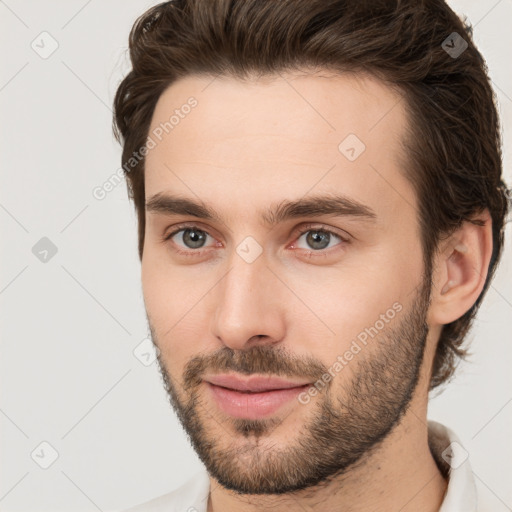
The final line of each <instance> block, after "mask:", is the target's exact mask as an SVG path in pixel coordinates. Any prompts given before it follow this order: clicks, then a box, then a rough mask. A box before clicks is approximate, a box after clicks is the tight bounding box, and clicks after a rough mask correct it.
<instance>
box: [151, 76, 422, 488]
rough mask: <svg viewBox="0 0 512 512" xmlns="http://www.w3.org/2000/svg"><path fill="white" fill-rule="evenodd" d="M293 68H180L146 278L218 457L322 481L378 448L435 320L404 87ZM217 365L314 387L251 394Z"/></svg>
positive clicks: (259, 478) (251, 469)
mask: <svg viewBox="0 0 512 512" xmlns="http://www.w3.org/2000/svg"><path fill="white" fill-rule="evenodd" d="M283 76H284V78H283V77H280V76H277V77H275V79H274V80H273V81H269V80H266V81H256V82H252V83H246V84H244V83H242V82H239V81H237V80H234V79H228V78H217V79H215V80H213V79H212V78H209V79H207V78H204V77H203V78H199V77H187V78H185V79H182V80H180V81H178V82H176V83H174V84H173V85H172V86H171V87H169V88H168V89H167V90H166V91H165V92H164V94H163V95H162V96H161V97H160V99H159V101H158V103H157V106H156V109H155V112H154V116H153V119H152V123H151V128H150V132H149V135H150V136H151V137H152V138H153V139H154V140H155V141H156V142H157V144H156V146H155V147H154V148H153V149H151V150H150V152H149V153H148V155H147V158H146V175H145V186H146V202H147V204H148V205H151V207H148V209H147V212H146V233H145V242H144V254H143V259H142V283H143V292H144V299H145V305H146V311H147V315H148V320H149V323H150V327H151V332H152V336H153V341H154V343H155V344H156V345H157V346H158V348H159V350H160V355H159V363H160V370H161V372H162V375H163V378H164V382H165V384H166V387H167V391H168V393H169V397H170V399H171V403H172V405H173V407H174V408H175V410H176V412H177V414H178V416H179V418H180V420H181V422H182V424H183V426H184V428H185V430H186V431H187V433H188V434H189V436H190V439H191V441H192V443H193V445H194V448H195V449H196V451H197V453H198V455H199V456H200V458H201V459H202V460H203V462H204V464H205V465H206V468H207V469H208V471H209V473H210V474H211V475H212V476H213V477H215V478H216V479H217V480H218V481H219V482H220V483H221V484H222V485H224V486H225V487H226V488H229V489H234V490H237V491H240V492H244V493H251V494H260V493H283V492H290V491H292V490H297V489H303V488H306V487H309V486H312V485H316V484H318V483H320V482H322V481H325V480H327V479H328V478H329V477H332V476H334V475H336V474H337V473H339V472H342V471H343V470H345V469H346V468H347V467H349V466H350V465H351V464H353V463H354V462H356V461H357V460H359V459H361V457H364V456H365V454H368V453H369V452H370V449H371V448H372V447H376V446H378V444H379V442H380V441H382V440H383V439H385V438H386V435H387V434H388V433H389V432H390V431H391V429H392V427H393V426H394V425H396V423H397V421H398V420H399V418H400V417H401V415H402V414H403V413H404V412H405V410H406V408H407V405H408V404H409V402H410V399H411V396H412V393H413V391H414V390H415V388H416V385H417V382H418V376H419V374H420V367H421V364H422V357H423V352H424V346H425V341H426V338H427V330H428V329H427V325H426V310H427V302H428V292H429V286H428V277H429V276H426V279H424V277H425V276H423V271H424V269H423V260H422V250H421V244H420V232H419V226H418V222H417V215H416V204H417V201H416V198H415V194H414V192H413V189H412V187H411V185H410V184H409V182H408V181H407V180H406V179H405V178H404V176H403V174H402V172H403V151H402V149H401V146H400V143H401V140H403V137H404V133H405V125H406V119H405V113H404V104H403V101H400V98H399V97H398V96H397V95H395V94H394V93H393V92H392V91H391V90H390V89H388V88H387V87H386V86H384V85H382V84H380V83H379V82H377V81H375V80H373V79H369V78H363V77H359V78H356V77H353V76H348V75H347V76H338V77H330V78H327V77H325V76H323V77H320V76H315V75H310V76H301V77H299V76H297V75H294V76H292V75H283ZM190 97H193V98H195V101H197V104H196V105H195V106H194V108H182V106H183V105H186V104H187V100H188V99H189V98H190ZM188 104H190V102H188ZM176 110H178V113H176V112H175V111H176ZM173 115H175V118H174V120H173V126H172V129H169V124H168V125H167V131H168V132H169V133H168V134H165V130H164V136H163V137H162V129H161V123H165V122H168V121H169V118H170V117H171V116H173ZM176 116H178V117H179V121H176V120H177V117H176ZM159 126H160V130H158V127H159ZM155 130H156V131H155ZM155 133H157V134H159V135H158V137H155V135H154V134H155ZM152 134H153V135H152ZM158 138H161V139H162V140H161V141H158ZM363 144H364V146H363ZM157 195H158V196H157ZM171 195H172V196H173V197H174V198H175V199H176V198H178V199H186V200H188V201H191V202H194V203H198V204H201V205H203V206H206V207H207V208H208V209H209V210H210V211H211V212H213V216H212V217H210V218H208V217H206V216H205V215H203V214H202V213H201V212H199V211H196V210H191V209H190V207H189V205H185V206H186V208H184V207H183V206H184V203H179V202H176V201H174V202H173V201H166V200H165V196H171ZM339 197H342V198H343V200H344V202H343V203H336V204H334V206H335V208H334V209H333V203H332V202H331V203H330V204H327V203H326V202H325V200H324V199H325V198H330V199H334V198H339ZM157 199H158V200H157ZM295 202H300V203H307V204H305V205H304V206H301V205H300V204H299V205H295V206H294V207H292V208H289V207H287V206H290V205H289V203H295ZM171 206H172V208H171ZM322 206H330V209H329V210H326V209H325V208H324V210H323V213H322V211H321V208H320V207H322ZM177 207H179V208H177ZM285 213H286V214H287V215H284V214H285ZM173 233H174V234H173ZM220 374H222V375H230V376H232V375H235V376H238V377H240V379H241V380H242V381H244V382H245V381H248V382H252V383H254V381H253V380H250V379H249V377H250V378H251V379H253V378H254V377H257V376H259V377H267V378H269V377H270V378H273V377H280V378H282V379H285V380H286V381H288V382H289V383H293V384H295V385H299V384H300V385H302V384H306V386H305V387H300V388H299V387H295V388H294V389H291V390H288V391H287V392H283V391H267V392H263V393H257V394H252V395H251V394H248V393H243V392H236V391H229V390H226V389H224V388H223V387H221V388H219V387H218V386H213V385H212V384H211V383H210V382H209V381H210V380H212V381H213V380H214V379H215V377H218V376H219V375H220ZM269 382H270V381H269ZM218 383H219V382H218ZM315 383H316V385H315ZM220 384H223V383H222V382H221V383H220ZM224 385H225V386H226V384H225V383H224ZM290 385H291V384H290ZM227 387H229V384H228V385H227ZM264 387H265V386H264ZM272 387H273V388H275V387H276V385H275V384H274V386H270V385H268V386H266V388H267V389H268V388H272Z"/></svg>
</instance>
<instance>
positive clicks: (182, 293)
mask: <svg viewBox="0 0 512 512" xmlns="http://www.w3.org/2000/svg"><path fill="white" fill-rule="evenodd" d="M211 280H212V276H211V275H210V277H208V276H207V275H204V276H203V277H201V275H200V273H199V272H197V271H194V270H193V269H192V267H188V268H186V269H184V268H180V267H179V266H175V265H170V264H168V263H167V262H166V260H165V255H163V254H160V253H159V252H157V251H152V250H151V249H148V250H147V251H145V252H144V256H143V260H142V267H141V281H142V291H143V296H144V304H145V308H146V313H147V316H148V320H149V322H150V324H151V327H152V330H153V332H154V334H155V337H156V339H155V340H154V341H155V343H157V345H158V347H159V349H160V351H161V357H162V359H163V361H164V362H165V365H166V368H167V369H168V371H169V372H171V374H172V375H173V377H174V378H180V379H181V373H182V371H183V367H184V366H185V364H186V363H187V362H188V361H189V360H190V359H191V358H192V357H194V355H197V353H198V352H200V351H201V348H202V347H201V340H207V339H208V338H207V333H206V332H205V329H206V326H207V325H208V323H207V322H206V321H205V320H206V319H205V318H204V313H203V310H202V308H201V304H202V301H204V298H205V293H206V292H207V291H208V290H209V289H210V288H212V285H213V283H214V281H212V283H210V281H211ZM203 342H204V341H203Z"/></svg>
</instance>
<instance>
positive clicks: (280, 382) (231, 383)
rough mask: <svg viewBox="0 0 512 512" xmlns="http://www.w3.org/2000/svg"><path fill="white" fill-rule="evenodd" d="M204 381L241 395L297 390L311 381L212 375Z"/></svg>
mask: <svg viewBox="0 0 512 512" xmlns="http://www.w3.org/2000/svg"><path fill="white" fill-rule="evenodd" d="M204 380H205V381H207V382H209V383H210V384H214V385H215V386H221V387H223V388H227V389H233V390H235V391H239V392H241V393H244V392H245V393H262V392H265V391H274V390H278V389H291V388H297V387H302V386H305V385H307V384H310V381H300V380H294V381H290V380H286V379H281V378H279V377H271V376H257V375H255V376H251V377H249V378H247V377H246V378H243V377H239V376H237V375H233V374H231V375H226V374H223V375H211V376H207V377H205V379H204Z"/></svg>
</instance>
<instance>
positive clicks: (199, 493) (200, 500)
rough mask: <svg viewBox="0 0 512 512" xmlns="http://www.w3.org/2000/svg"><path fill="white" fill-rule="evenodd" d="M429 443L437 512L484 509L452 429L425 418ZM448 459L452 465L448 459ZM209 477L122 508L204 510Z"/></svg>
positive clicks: (137, 511)
mask: <svg viewBox="0 0 512 512" xmlns="http://www.w3.org/2000/svg"><path fill="white" fill-rule="evenodd" d="M428 431H429V444H430V449H431V451H432V454H433V455H434V458H435V459H436V462H437V464H438V465H439V466H440V469H441V471H442V472H443V470H444V471H447V472H448V475H447V477H448V487H447V489H446V494H445V496H444V500H443V503H442V505H441V508H440V509H439V512H483V511H482V509H480V508H477V495H476V487H475V479H474V477H473V472H472V471H471V466H470V465H469V459H468V458H467V452H466V451H465V450H464V448H463V447H462V444H461V443H460V441H459V439H458V437H457V436H456V435H455V434H454V432H453V431H452V430H450V429H449V428H447V427H445V426H444V425H441V424H440V423H437V422H435V421H429V422H428ZM447 461H451V467H450V465H449V464H448V463H447ZM209 492H210V480H209V476H208V473H207V472H206V470H205V469H203V470H202V471H200V472H198V473H196V474H195V475H194V476H193V477H192V478H191V479H190V480H189V481H188V482H186V483H185V484H184V485H182V486H181V487H179V488H178V489H176V490H174V491H172V492H170V493H168V494H164V495H163V496H160V497H158V498H155V499H153V500H150V501H147V502H145V503H142V504H140V505H137V506H135V507H132V508H130V509H128V510H125V511H124V512H206V508H207V505H208V495H209Z"/></svg>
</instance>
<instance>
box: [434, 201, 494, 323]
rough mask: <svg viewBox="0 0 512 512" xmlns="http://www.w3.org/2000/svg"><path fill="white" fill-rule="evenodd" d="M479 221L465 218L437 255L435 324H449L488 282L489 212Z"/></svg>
mask: <svg viewBox="0 0 512 512" xmlns="http://www.w3.org/2000/svg"><path fill="white" fill-rule="evenodd" d="M474 220H476V221H480V222H479V223H478V224H475V223H473V222H464V223H463V225H462V226H461V227H460V228H459V229H458V230H457V231H456V232H454V233H453V234H452V235H451V236H450V237H449V239H447V240H445V241H444V242H443V250H441V251H439V252H438V254H437V256H436V258H435V260H436V261H435V266H436V272H435V278H434V279H433V288H432V300H431V307H430V311H429V317H430V321H431V323H432V324H437V325H444V324H449V323H451V322H453V321H455V320H457V319H458V318H460V317H461V316H462V315H464V313H466V311H468V310H469V309H470V308H471V306H473V304H474V303H475V302H476V300H477V299H478V297H479V295H480V293H481V292H482V290H483V287H484V285H485V280H486V277H487V272H488V268H489V262H490V259H491V254H492V221H491V217H490V215H489V212H488V211H487V210H486V211H485V212H484V213H482V214H480V215H478V217H477V218H475V219H474Z"/></svg>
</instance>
